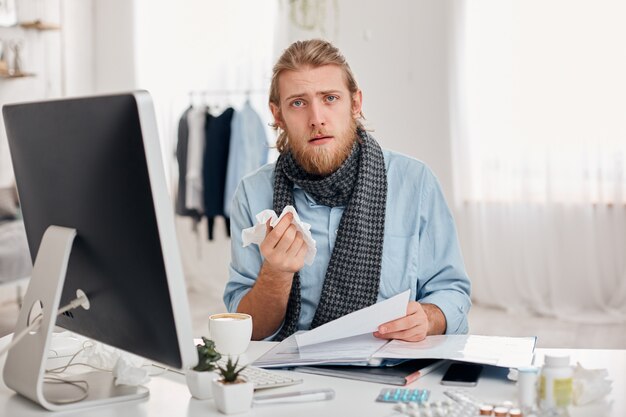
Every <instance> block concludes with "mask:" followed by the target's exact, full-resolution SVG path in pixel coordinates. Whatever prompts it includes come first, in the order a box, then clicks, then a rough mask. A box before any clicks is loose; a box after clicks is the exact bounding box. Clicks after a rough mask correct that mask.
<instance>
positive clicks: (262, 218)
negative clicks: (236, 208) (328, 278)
mask: <svg viewBox="0 0 626 417" xmlns="http://www.w3.org/2000/svg"><path fill="white" fill-rule="evenodd" d="M287 213H291V214H293V220H292V221H291V224H294V225H295V226H296V229H297V230H298V231H299V232H300V233H302V238H303V239H304V243H305V244H306V245H307V248H308V249H307V252H306V256H305V258H304V263H305V264H307V265H311V264H312V263H313V259H315V254H316V253H317V247H316V243H315V240H313V236H311V225H310V224H308V223H304V222H303V221H301V220H300V216H298V213H297V212H296V209H295V208H294V207H293V206H286V207H285V208H284V209H283V212H282V213H281V214H280V217H279V216H278V215H277V214H276V212H275V211H274V210H263V211H262V212H260V213H259V214H257V215H256V220H257V224H255V225H254V226H253V227H249V228H247V229H243V230H242V231H241V240H243V247H244V248H245V247H246V246H248V245H249V244H251V243H256V244H257V245H260V244H261V242H263V239H265V234H266V232H267V230H266V226H265V224H266V223H267V221H268V220H269V219H272V220H271V222H270V226H272V227H275V226H276V225H277V224H278V222H280V220H281V219H282V218H283V217H285V215H286V214H287Z"/></svg>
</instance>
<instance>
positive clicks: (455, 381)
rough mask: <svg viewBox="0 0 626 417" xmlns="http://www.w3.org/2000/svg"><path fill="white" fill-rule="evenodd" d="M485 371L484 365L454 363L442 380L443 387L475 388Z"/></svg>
mask: <svg viewBox="0 0 626 417" xmlns="http://www.w3.org/2000/svg"><path fill="white" fill-rule="evenodd" d="M482 370H483V366H482V365H477V364H475V363H456V362H455V363H453V364H452V365H450V366H449V367H448V370H447V371H446V373H445V374H444V375H443V378H441V385H457V386H461V387H475V386H476V384H477V383H478V377H479V376H480V373H481V371H482Z"/></svg>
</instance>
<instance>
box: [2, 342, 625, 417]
mask: <svg viewBox="0 0 626 417" xmlns="http://www.w3.org/2000/svg"><path fill="white" fill-rule="evenodd" d="M10 337H11V336H6V337H3V338H0V347H2V346H5V345H6V344H7V343H8V342H9V341H10ZM273 344H274V343H271V342H253V343H251V345H250V348H249V349H248V352H247V353H246V357H245V358H242V359H247V360H253V359H255V358H257V357H258V356H259V355H261V354H262V353H263V352H265V351H266V350H268V349H269V348H270V347H271V346H273ZM537 353H538V356H539V358H538V359H539V361H538V363H542V362H541V361H542V357H541V355H543V354H545V353H567V354H569V355H571V358H572V362H573V363H575V361H580V362H581V364H582V365H583V366H585V367H586V368H607V369H608V370H609V374H610V378H611V379H612V380H613V391H612V393H611V395H610V400H611V401H613V405H612V407H611V409H610V411H609V412H608V413H605V412H602V411H598V410H597V409H593V408H586V409H580V410H579V411H580V412H579V413H577V414H576V415H581V416H614V417H623V416H624V415H626V399H625V398H624V396H625V394H626V350H592V349H538V350H537ZM5 358H6V356H5V357H3V358H1V359H0V370H1V369H3V368H4V360H5ZM444 368H445V367H443V368H440V369H439V370H437V371H434V372H433V373H431V374H429V375H426V376H425V377H424V378H422V379H419V380H417V381H415V382H414V383H413V384H411V385H410V387H411V388H428V389H430V390H431V391H432V392H431V400H433V401H439V400H446V399H447V397H445V396H444V394H443V391H444V390H447V389H450V388H454V387H444V386H442V385H440V384H439V381H440V380H441V376H442V374H443V372H444V370H445V369H444ZM492 369H494V368H489V370H487V372H483V374H482V375H481V378H480V381H479V383H478V386H477V387H475V388H466V390H467V391H468V392H469V393H471V394H472V395H473V396H475V397H476V398H478V399H480V400H484V401H485V402H499V401H504V400H513V401H515V399H516V393H517V391H516V387H515V385H514V383H512V382H509V381H506V380H505V379H504V376H503V375H506V371H503V372H504V374H502V375H500V376H498V375H494V372H490V371H491V370H492ZM299 375H301V376H302V377H303V379H304V383H303V384H300V385H294V386H291V387H284V388H275V389H272V390H269V391H267V392H268V393H269V392H284V391H293V390H302V389H315V388H333V389H334V390H335V392H336V396H335V399H334V400H331V401H323V402H313V403H300V404H288V405H285V404H281V405H272V406H263V407H256V408H253V409H252V410H251V411H250V412H248V413H244V414H236V415H237V416H242V417H246V416H276V417H278V416H290V417H292V416H296V415H297V416H298V417H305V416H315V417H319V416H324V417H331V416H392V415H394V412H393V410H392V405H390V404H383V403H377V402H375V401H374V400H375V398H376V396H377V395H378V393H379V392H380V390H381V388H385V387H390V386H389V385H382V384H374V383H371V382H360V381H352V380H348V379H340V378H330V377H324V376H318V375H308V374H299ZM148 387H149V388H150V397H149V398H148V400H144V401H141V402H129V403H121V404H116V405H114V406H109V407H106V408H105V407H100V408H92V409H85V410H80V411H75V412H73V413H72V415H75V416H78V415H80V416H81V417H82V416H85V417H92V416H93V417H109V416H110V417H113V416H115V417H126V416H128V417H131V416H132V417H144V416H145V417H148V416H149V417H153V416H156V417H158V416H163V417H171V416H188V417H192V416H203V417H205V416H223V414H220V413H219V412H217V410H216V409H215V405H214V404H213V400H207V401H198V400H195V399H192V398H191V396H190V395H189V391H188V390H187V385H186V383H185V378H184V377H183V376H182V375H179V374H175V373H172V372H168V373H166V374H164V375H162V376H159V377H155V378H153V379H152V381H151V382H150V383H149V384H148ZM69 414H70V413H51V412H48V411H45V410H44V409H43V408H41V407H39V406H38V405H36V404H34V403H32V402H31V401H29V400H27V399H24V398H22V397H21V396H19V395H17V394H15V393H14V392H13V391H11V390H10V389H9V388H7V386H6V385H5V384H4V382H3V381H2V380H1V378H0V416H1V417H29V416H43V415H45V416H53V415H69ZM395 415H396V416H398V414H395Z"/></svg>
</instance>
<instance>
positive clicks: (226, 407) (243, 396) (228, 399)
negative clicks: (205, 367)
mask: <svg viewBox="0 0 626 417" xmlns="http://www.w3.org/2000/svg"><path fill="white" fill-rule="evenodd" d="M238 365H239V359H237V361H236V362H235V363H233V360H232V358H230V357H229V358H228V362H227V363H226V366H225V367H224V368H222V367H221V366H218V367H217V368H218V373H219V374H220V375H221V378H217V379H214V380H213V396H214V397H215V405H216V406H217V409H218V410H219V411H220V412H222V413H224V414H233V413H242V412H244V411H248V410H249V409H250V407H251V406H252V395H253V394H254V384H253V383H252V382H251V381H248V380H246V379H245V378H244V377H243V376H241V375H239V374H240V373H241V371H243V370H244V369H245V368H246V367H245V366H241V367H238Z"/></svg>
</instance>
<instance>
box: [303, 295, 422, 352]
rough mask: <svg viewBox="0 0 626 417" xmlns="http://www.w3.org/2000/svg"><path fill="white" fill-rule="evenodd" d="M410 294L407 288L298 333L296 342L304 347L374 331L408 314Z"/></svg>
mask: <svg viewBox="0 0 626 417" xmlns="http://www.w3.org/2000/svg"><path fill="white" fill-rule="evenodd" d="M410 295H411V290H406V291H405V292H403V293H400V294H398V295H395V296H393V297H391V298H388V299H387V300H384V301H381V302H379V303H376V304H374V305H371V306H369V307H365V308H362V309H361V310H358V311H355V312H352V313H350V314H347V315H345V316H343V317H340V318H338V319H337V320H333V321H331V322H329V323H326V324H323V325H321V326H319V327H317V328H315V329H313V330H309V331H308V332H306V333H302V334H297V335H296V342H297V343H298V346H299V347H300V348H302V347H304V346H309V345H313V344H316V343H323V342H328V341H331V340H337V339H343V338H346V337H351V336H357V335H361V334H365V333H373V332H375V331H376V330H377V329H378V326H379V325H381V324H383V323H386V322H388V321H391V320H395V319H398V318H400V317H404V316H405V315H406V308H407V305H408V304H409V297H410Z"/></svg>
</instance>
